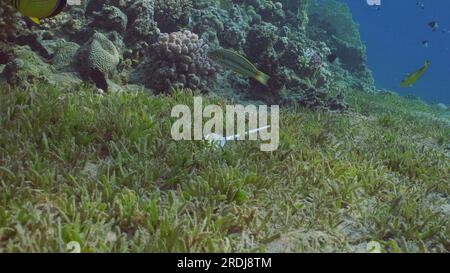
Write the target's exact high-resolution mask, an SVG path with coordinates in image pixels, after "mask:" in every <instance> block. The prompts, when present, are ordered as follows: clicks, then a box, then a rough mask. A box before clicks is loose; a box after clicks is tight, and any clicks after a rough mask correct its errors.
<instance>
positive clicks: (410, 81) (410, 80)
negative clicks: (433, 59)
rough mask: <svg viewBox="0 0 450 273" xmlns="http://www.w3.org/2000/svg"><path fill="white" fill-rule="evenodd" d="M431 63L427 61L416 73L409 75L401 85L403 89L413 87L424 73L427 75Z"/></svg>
mask: <svg viewBox="0 0 450 273" xmlns="http://www.w3.org/2000/svg"><path fill="white" fill-rule="evenodd" d="M430 64H431V63H430V61H428V60H427V61H425V65H424V66H423V67H422V68H420V69H419V70H417V71H416V72H414V73H411V74H409V75H408V76H407V77H406V78H405V79H404V80H403V81H402V82H401V83H400V86H401V87H411V86H412V85H413V84H414V83H415V82H417V81H418V80H419V79H420V77H422V75H423V73H425V72H426V71H427V70H428V68H429V67H430Z"/></svg>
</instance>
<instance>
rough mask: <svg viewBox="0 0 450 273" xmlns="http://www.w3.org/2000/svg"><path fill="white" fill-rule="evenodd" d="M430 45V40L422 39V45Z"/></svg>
mask: <svg viewBox="0 0 450 273" xmlns="http://www.w3.org/2000/svg"><path fill="white" fill-rule="evenodd" d="M429 45H430V43H429V42H428V40H424V41H422V46H423V47H428V46H429Z"/></svg>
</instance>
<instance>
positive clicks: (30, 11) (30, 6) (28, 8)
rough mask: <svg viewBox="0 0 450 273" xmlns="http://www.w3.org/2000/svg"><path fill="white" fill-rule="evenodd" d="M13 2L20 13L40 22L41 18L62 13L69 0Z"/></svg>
mask: <svg viewBox="0 0 450 273" xmlns="http://www.w3.org/2000/svg"><path fill="white" fill-rule="evenodd" d="M11 3H12V5H14V7H16V9H17V10H18V11H19V12H20V13H22V14H23V15H25V16H27V17H29V18H30V19H31V20H32V21H33V22H35V23H36V24H40V23H41V21H40V20H41V19H44V18H51V17H54V16H56V15H58V14H59V13H61V11H62V10H63V9H64V8H65V7H66V5H67V0H11Z"/></svg>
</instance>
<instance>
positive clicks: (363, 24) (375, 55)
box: [341, 0, 450, 105]
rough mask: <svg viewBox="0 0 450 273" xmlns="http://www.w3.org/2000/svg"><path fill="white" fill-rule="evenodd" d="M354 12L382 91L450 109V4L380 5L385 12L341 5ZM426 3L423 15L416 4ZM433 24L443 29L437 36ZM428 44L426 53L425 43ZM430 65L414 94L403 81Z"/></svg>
mask: <svg viewBox="0 0 450 273" xmlns="http://www.w3.org/2000/svg"><path fill="white" fill-rule="evenodd" d="M341 1H342V2H345V3H347V4H348V5H349V6H350V9H351V11H352V13H353V18H354V20H355V21H356V22H358V23H359V24H360V31H361V36H362V40H363V42H364V43H365V44H366V46H367V57H368V64H369V68H370V69H371V70H372V71H373V74H374V77H375V81H376V85H377V87H378V88H385V89H388V90H391V91H395V92H398V93H399V94H401V95H407V94H413V95H415V96H418V97H420V98H421V99H423V100H425V101H428V102H431V103H445V104H447V105H449V104H450V1H449V0H421V1H416V0H381V4H382V5H381V9H380V10H377V9H376V8H374V7H371V6H369V5H368V4H367V1H366V0H341ZM418 2H419V3H423V4H424V9H422V8H421V7H420V6H419V5H417V3H418ZM431 21H437V22H438V23H439V29H438V30H437V31H436V32H433V31H432V29H431V28H430V27H429V26H428V23H429V22H431ZM424 40H428V41H429V46H428V47H424V46H423V45H422V41H424ZM426 59H429V60H430V61H431V66H430V69H429V70H428V71H427V72H426V73H425V74H424V76H423V77H422V78H421V79H420V80H419V81H418V82H417V83H416V84H415V85H414V86H413V87H411V88H401V87H400V85H399V84H400V82H401V80H402V79H403V78H404V77H405V76H406V75H407V74H409V73H411V72H413V71H415V70H417V69H418V68H420V67H422V66H423V64H424V61H425V60H426Z"/></svg>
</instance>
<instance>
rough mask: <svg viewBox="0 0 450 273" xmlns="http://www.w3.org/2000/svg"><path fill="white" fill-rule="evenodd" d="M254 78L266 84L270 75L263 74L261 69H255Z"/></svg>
mask: <svg viewBox="0 0 450 273" xmlns="http://www.w3.org/2000/svg"><path fill="white" fill-rule="evenodd" d="M254 78H255V80H257V81H258V82H260V83H261V84H263V85H267V82H268V81H269V79H270V77H269V76H268V75H266V74H264V73H263V72H261V71H257V72H256V75H255V77H254Z"/></svg>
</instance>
